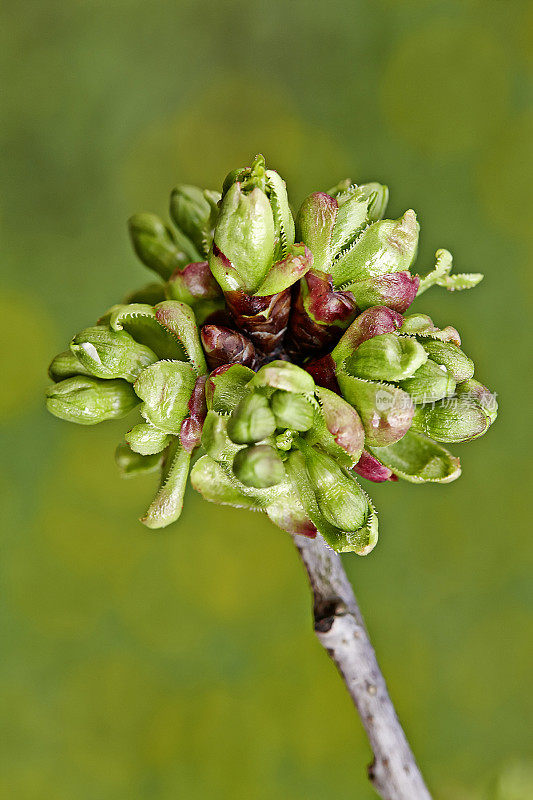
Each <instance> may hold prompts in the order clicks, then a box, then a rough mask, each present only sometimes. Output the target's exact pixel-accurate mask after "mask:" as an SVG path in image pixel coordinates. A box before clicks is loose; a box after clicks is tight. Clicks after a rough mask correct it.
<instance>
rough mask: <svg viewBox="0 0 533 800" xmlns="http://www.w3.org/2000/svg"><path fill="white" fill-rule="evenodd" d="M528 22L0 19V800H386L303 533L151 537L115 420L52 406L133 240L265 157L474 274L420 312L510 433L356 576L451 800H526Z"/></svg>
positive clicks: (376, 17)
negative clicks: (467, 289) (475, 283)
mask: <svg viewBox="0 0 533 800" xmlns="http://www.w3.org/2000/svg"><path fill="white" fill-rule="evenodd" d="M531 10H532V7H531V6H529V8H528V4H527V3H526V2H524V3H522V2H476V0H458V1H457V2H453V1H448V2H439V1H438V0H435V2H431V0H407V1H406V0H403V2H400V0H397V1H396V0H373V1H371V0H355V2H354V0H329V2H328V3H312V2H304V0H292V1H291V2H290V3H287V2H284V1H283V0H270V2H257V1H255V2H254V1H253V0H247V1H246V2H245V0H225V1H224V2H213V1H212V0H207V1H206V2H203V3H199V2H194V1H193V0H174V1H173V2H170V0H156V2H151V3H146V2H141V0H70V2H64V0H40V1H39V2H34V3H29V4H25V5H23V6H21V5H20V3H15V2H13V1H12V0H4V2H3V3H2V6H1V9H0V43H1V48H0V49H1V53H2V56H1V58H2V66H3V68H4V72H5V77H4V80H3V84H4V92H3V101H2V105H1V108H0V116H1V126H0V129H1V133H0V137H1V144H2V164H1V185H2V191H1V193H0V228H1V242H2V244H1V250H2V264H1V283H0V289H1V302H0V306H1V313H2V348H1V358H2V365H1V375H2V392H1V393H0V411H1V420H2V422H1V430H2V435H3V446H2V472H1V476H0V485H1V487H2V496H3V502H2V516H3V517H4V518H5V524H4V525H3V536H2V557H1V569H2V573H3V577H2V587H3V588H2V601H1V607H0V614H1V620H2V634H1V636H2V650H3V654H2V659H1V664H0V683H1V687H2V689H1V692H2V695H3V698H2V708H3V712H2V721H1V728H0V731H1V733H0V737H1V739H2V742H3V746H2V764H1V769H0V795H1V796H2V797H6V798H10V800H11V798H13V800H72V798H76V799H77V800H126V798H127V799H128V800H132V799H134V800H144V798H150V800H170V798H176V797H179V796H183V797H187V798H190V800H196V799H197V798H206V797H216V798H229V797H232V798H234V797H246V798H250V800H266V799H267V798H273V797H281V798H291V799H292V798H294V800H304V799H305V800H308V799H309V800H315V798H316V800H318V799H319V798H320V800H324V798H328V800H329V798H342V799H343V798H358V799H360V800H370V798H371V797H373V796H374V795H373V793H372V791H371V789H370V788H369V787H368V785H367V782H366V778H365V764H366V763H367V762H368V761H369V758H370V754H369V749H368V746H367V744H366V741H365V738H364V735H363V732H362V728H361V725H360V723H359V721H358V719H357V717H356V715H355V713H354V711H353V709H352V707H351V705H350V702H349V699H348V697H347V695H346V693H345V690H344V688H343V686H342V684H341V681H340V680H339V679H338V678H337V676H336V674H335V672H334V669H333V667H332V665H331V664H330V663H329V661H328V659H327V657H326V655H325V654H324V653H323V652H322V651H321V649H320V647H319V645H318V643H317V642H316V641H315V639H314V637H313V634H312V632H311V617H310V606H309V597H308V593H307V587H306V584H305V580H304V576H303V573H302V569H301V567H300V564H299V563H298V559H297V557H296V555H295V553H294V552H293V547H292V544H291V541H290V539H289V537H288V536H287V535H284V534H283V533H281V532H280V531H279V530H277V529H275V528H274V527H272V526H271V525H270V524H269V523H268V522H267V521H266V520H264V519H262V518H259V517H258V516H252V514H251V513H248V512H244V511H234V510H230V509H225V508H218V507H215V506H210V505H208V504H207V503H204V502H203V501H202V500H201V499H200V498H199V497H198V496H193V494H192V492H191V493H190V495H188V497H187V501H186V508H185V511H184V514H183V517H182V520H181V522H180V523H179V524H178V525H175V526H174V527H173V528H171V529H170V530H168V531H166V532H159V533H151V532H148V531H147V530H145V529H144V528H143V527H142V526H141V525H140V524H139V523H137V522H136V517H137V516H138V515H139V513H140V512H141V511H142V510H143V506H144V504H146V503H147V502H148V501H149V499H150V496H151V495H150V493H151V491H152V489H153V486H152V485H151V484H150V485H148V484H149V483H150V482H149V481H148V480H147V481H146V482H145V483H143V482H142V481H141V482H139V483H134V482H127V481H126V482H123V481H121V479H120V478H119V476H118V473H117V471H116V469H115V466H114V461H113V451H114V446H115V444H116V442H117V441H118V440H119V438H120V436H121V431H122V430H125V429H126V428H127V423H124V424H122V425H121V424H120V423H116V424H104V425H102V426H99V427H96V428H92V429H84V428H80V429H77V428H76V427H75V426H69V425H67V424H65V423H61V422H59V421H58V420H56V419H54V418H52V417H51V416H47V415H46V413H45V411H44V410H43V402H42V390H43V388H44V386H45V385H46V383H47V378H46V365H47V363H48V361H49V359H50V358H51V356H52V355H54V354H55V353H56V352H58V351H59V350H62V349H63V348H64V346H65V344H66V343H67V341H68V339H69V338H70V336H71V335H72V334H73V333H74V332H75V331H77V330H79V329H81V328H82V327H84V326H85V325H87V324H92V322H93V321H94V320H95V318H96V317H97V316H98V315H99V314H100V313H101V312H102V311H103V310H105V309H106V308H107V307H108V306H109V305H111V304H112V303H114V302H116V301H117V300H118V299H120V298H121V297H122V296H123V295H124V293H125V291H126V290H128V289H130V288H134V287H135V286H137V285H141V284H142V283H143V282H145V281H146V280H148V279H149V276H148V275H147V274H146V273H145V272H144V271H143V268H142V267H141V266H140V265H139V264H138V263H137V262H136V259H135V258H134V256H133V254H132V253H131V252H130V247H129V243H128V239H127V234H126V227H125V221H126V219H127V217H128V216H129V215H130V214H131V213H133V212H135V211H141V210H150V211H155V212H160V213H165V212H166V203H167V198H168V194H169V191H170V189H171V188H172V186H173V185H174V184H175V183H176V182H178V181H183V182H193V183H199V184H202V185H205V186H208V187H211V188H217V187H219V186H220V184H221V181H222V179H223V177H224V175H225V173H226V172H227V171H228V170H229V169H230V168H232V167H235V166H240V165H242V164H245V163H248V162H249V161H250V158H251V157H252V156H253V155H254V154H255V152H257V151H261V152H264V153H265V155H266V157H267V159H268V162H269V163H270V164H271V165H272V166H274V167H275V168H277V169H279V170H280V171H281V172H282V174H283V175H284V176H285V177H286V179H287V181H288V184H289V189H290V193H291V196H292V198H293V200H294V202H295V204H297V203H299V201H300V200H301V199H302V198H303V197H304V196H305V194H306V193H308V192H310V191H312V190H315V189H318V188H322V189H325V188H327V187H328V186H330V185H331V184H333V183H334V182H336V181H337V180H339V179H340V178H343V177H345V176H350V177H351V178H352V179H354V180H356V181H362V180H372V179H376V180H381V181H384V182H386V183H388V184H389V186H390V188H391V194H392V201H391V207H390V212H391V214H392V215H394V216H398V215H399V214H400V213H401V212H403V211H404V210H405V209H406V208H409V207H413V208H415V209H416V210H417V212H418V214H419V218H420V221H421V224H422V239H421V249H420V255H419V261H418V267H419V269H420V271H422V272H423V271H425V270H426V269H428V268H429V267H430V266H431V265H432V263H433V260H432V259H433V254H434V252H435V250H436V249H437V248H438V247H447V248H449V249H451V250H452V252H453V253H454V255H455V263H456V271H458V272H461V271H473V272H477V271H483V272H484V273H485V275H486V279H485V281H484V282H483V283H482V284H481V286H480V287H479V288H477V289H476V290H475V291H473V292H471V293H463V294H456V295H449V294H447V293H445V292H444V291H443V290H438V289H433V290H432V291H431V292H430V293H429V294H427V295H425V296H424V298H423V302H422V301H421V302H420V305H417V307H419V308H422V307H423V309H424V310H427V311H428V312H429V313H430V314H432V315H433V316H434V318H435V320H436V321H437V322H439V323H442V324H447V323H452V324H454V325H456V326H457V327H458V328H459V329H460V331H461V333H462V337H463V344H464V346H465V349H466V351H467V352H468V353H469V354H471V355H472V356H473V357H474V358H475V360H476V365H477V373H476V374H477V376H478V377H479V378H480V380H482V381H485V382H487V384H488V385H489V387H490V388H492V389H495V390H496V391H497V392H498V395H499V400H500V404H501V406H500V407H501V412H500V418H499V420H498V423H497V425H495V426H494V428H493V429H492V430H491V431H490V432H489V433H488V435H487V436H486V437H485V438H484V439H482V440H479V441H476V442H474V443H472V444H470V445H468V446H466V447H461V448H457V451H458V452H459V451H460V452H459V454H460V455H461V456H462V461H463V470H464V474H463V477H462V478H461V480H460V481H458V482H457V483H455V484H452V485H450V486H427V487H417V486H412V485H409V484H396V485H394V484H386V485H381V486H374V487H373V488H372V490H371V491H372V495H373V497H374V498H375V501H376V503H377V506H378V508H379V510H380V531H381V538H380V542H379V545H378V547H377V549H376V550H375V551H374V552H373V553H372V555H371V556H369V557H368V558H366V559H361V558H357V557H355V556H352V557H348V558H346V567H347V570H348V572H349V575H350V577H351V579H352V580H353V582H354V585H355V587H356V591H357V593H358V596H359V600H360V602H361V605H362V607H363V610H364V613H365V616H366V619H367V622H368V625H369V628H370V631H371V635H372V637H373V640H374V642H375V645H376V648H377V652H378V656H379V658H380V662H381V665H382V668H383V670H384V672H385V674H386V676H387V679H388V683H389V687H390V690H391V693H392V696H393V698H394V701H395V703H396V704H397V708H398V711H399V714H400V716H401V718H402V720H403V722H404V724H405V727H406V730H407V732H408V735H409V737H410V739H411V741H412V744H413V747H414V749H415V751H416V753H417V756H418V758H419V761H420V763H421V764H422V766H423V769H424V772H425V774H426V776H427V779H428V782H429V784H430V785H431V787H432V788H433V790H434V793H435V797H436V798H439V800H485V798H498V800H530V799H531V798H532V797H533V753H532V747H531V745H532V742H531V719H532V711H533V708H532V706H533V700H532V695H531V692H530V688H531V686H530V685H531V676H532V661H533V658H532V657H533V648H532V637H531V635H528V632H529V633H530V632H531V606H532V591H531V582H530V573H531V562H532V554H533V551H532V546H531V524H530V515H529V511H530V506H529V499H530V495H531V461H530V451H529V449H528V442H527V437H526V434H527V423H528V422H529V419H530V415H531V386H530V385H526V382H527V381H528V380H529V378H528V374H527V370H528V356H529V355H530V351H529V349H528V344H527V334H528V332H529V326H528V323H529V313H530V312H529V308H530V305H529V303H530V291H531V271H530V267H529V262H530V260H531V255H532V235H531V218H532V209H531V194H532V193H531V168H532V140H533V114H532V107H531V102H530V101H531V86H532V84H531V61H532V50H533V47H532V44H533V37H532V23H533V14H532V13H531ZM528 173H529V174H528ZM528 506H529V508H528Z"/></svg>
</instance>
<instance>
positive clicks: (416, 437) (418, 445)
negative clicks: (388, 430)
mask: <svg viewBox="0 0 533 800" xmlns="http://www.w3.org/2000/svg"><path fill="white" fill-rule="evenodd" d="M368 449H369V450H370V452H371V453H372V455H373V456H375V457H376V458H377V459H378V461H380V462H381V463H382V464H384V465H385V466H386V467H389V469H391V470H392V471H393V472H394V474H395V475H398V477H399V478H403V479H404V480H406V481H410V482H411V483H451V481H454V480H456V479H457V478H458V477H459V476H460V474H461V463H460V461H459V459H458V458H457V457H456V456H453V455H452V454H451V453H450V452H449V451H448V450H446V448H444V447H443V446H442V445H441V444H438V443H437V442H434V441H433V440H432V439H428V438H427V437H425V436H423V435H422V434H420V433H415V431H413V430H410V431H408V432H407V433H406V434H405V436H404V437H403V439H400V441H399V442H396V443H395V444H391V445H389V446H388V447H369V448H368Z"/></svg>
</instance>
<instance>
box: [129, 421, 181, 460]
mask: <svg viewBox="0 0 533 800" xmlns="http://www.w3.org/2000/svg"><path fill="white" fill-rule="evenodd" d="M124 438H125V439H126V441H127V443H128V444H129V446H130V448H131V449H132V450H134V451H135V452H136V453H139V454H140V455H143V456H149V455H154V454H155V453H160V452H161V451H162V450H164V449H165V447H166V446H167V445H168V444H169V443H170V438H171V437H170V435H169V434H168V433H165V431H161V430H159V428H156V427H155V426H154V425H151V424H150V423H149V422H140V423H139V424H138V425H135V427H134V428H132V429H131V431H128V432H127V433H126V434H125V437H124Z"/></svg>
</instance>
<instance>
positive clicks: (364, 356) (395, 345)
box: [346, 333, 427, 381]
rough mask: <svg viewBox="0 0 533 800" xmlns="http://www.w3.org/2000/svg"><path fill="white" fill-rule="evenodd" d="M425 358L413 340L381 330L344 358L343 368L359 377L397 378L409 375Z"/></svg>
mask: <svg viewBox="0 0 533 800" xmlns="http://www.w3.org/2000/svg"><path fill="white" fill-rule="evenodd" d="M425 361H427V353H426V351H425V350H424V348H423V347H422V345H421V344H419V343H418V342H417V341H416V339H413V338H411V337H409V336H396V335H395V334H393V333H383V334H380V335H378V336H374V337H372V338H371V339H367V340H366V341H365V342H362V343H361V344H360V345H359V347H358V348H357V349H356V350H355V351H354V353H353V354H352V355H350V356H349V357H348V358H347V359H346V370H347V371H348V372H349V373H350V375H355V376H356V377H358V378H365V379H366V380H376V381H400V380H403V379H405V378H410V377H411V376H412V375H414V374H415V372H416V371H417V370H418V368H419V367H420V366H421V365H422V364H424V362H425Z"/></svg>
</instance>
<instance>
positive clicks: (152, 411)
mask: <svg viewBox="0 0 533 800" xmlns="http://www.w3.org/2000/svg"><path fill="white" fill-rule="evenodd" d="M195 381H196V373H195V370H194V368H193V366H192V364H189V363H188V362H186V361H158V362H157V364H152V365H151V366H150V367H147V368H146V369H144V370H143V371H142V372H141V374H140V375H139V377H138V378H137V380H136V381H135V385H134V389H135V392H136V394H137V395H138V397H140V399H141V400H143V401H144V402H143V404H142V406H141V414H142V415H143V417H144V418H145V420H146V421H147V422H150V423H151V424H152V425H155V426H156V428H159V429H160V430H161V431H164V432H165V433H169V434H173V435H175V436H177V435H178V434H179V432H180V428H181V423H182V422H183V420H184V419H185V417H186V416H187V413H188V403H189V400H190V397H191V394H192V391H193V389H194V384H195Z"/></svg>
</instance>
